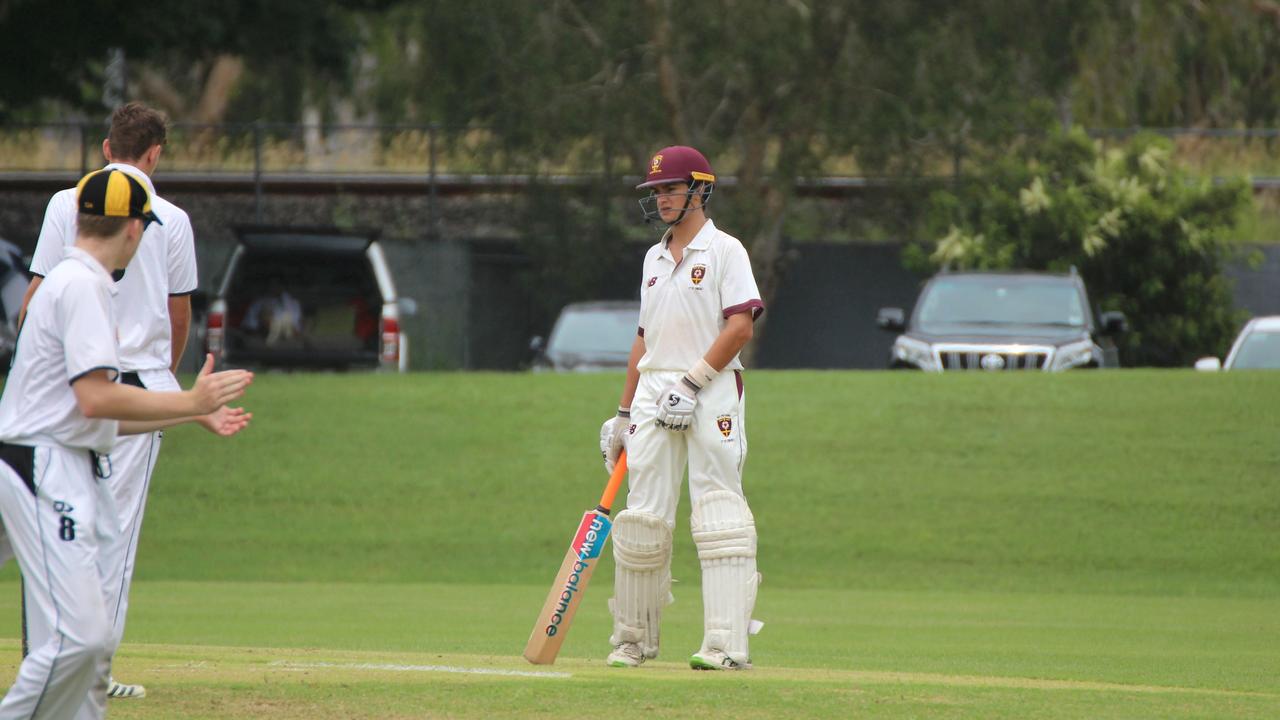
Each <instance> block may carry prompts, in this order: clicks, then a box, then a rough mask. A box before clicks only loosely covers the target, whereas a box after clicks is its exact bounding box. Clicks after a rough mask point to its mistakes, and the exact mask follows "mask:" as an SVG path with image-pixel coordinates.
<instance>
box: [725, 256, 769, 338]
mask: <svg viewBox="0 0 1280 720" xmlns="http://www.w3.org/2000/svg"><path fill="white" fill-rule="evenodd" d="M722 264H723V266H724V272H723V273H722V274H721V275H720V309H721V311H722V312H723V314H724V317H726V318H727V317H730V316H732V315H737V314H738V313H741V312H750V313H751V319H752V320H755V319H756V318H758V317H760V314H761V313H763V312H764V301H762V300H761V299H760V289H759V288H758V287H756V276H755V275H754V274H752V272H751V258H749V257H747V249H746V248H744V247H743V246H742V243H740V242H734V243H733V244H732V245H731V246H730V247H729V249H728V252H726V253H725V258H724V260H723V263H722Z"/></svg>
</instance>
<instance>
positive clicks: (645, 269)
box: [636, 249, 653, 337]
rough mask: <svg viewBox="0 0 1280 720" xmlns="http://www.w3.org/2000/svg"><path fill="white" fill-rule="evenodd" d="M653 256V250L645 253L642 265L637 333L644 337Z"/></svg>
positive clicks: (647, 319) (647, 318) (647, 316)
mask: <svg viewBox="0 0 1280 720" xmlns="http://www.w3.org/2000/svg"><path fill="white" fill-rule="evenodd" d="M652 256H653V250H652V249H651V250H649V252H647V253H645V256H644V263H643V264H642V265H641V266H640V327H638V328H636V334H637V335H639V336H640V337H644V328H645V325H648V324H649V312H650V310H649V277H648V275H649V268H650V263H649V259H650V258H651V257H652Z"/></svg>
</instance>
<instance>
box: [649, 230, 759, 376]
mask: <svg viewBox="0 0 1280 720" xmlns="http://www.w3.org/2000/svg"><path fill="white" fill-rule="evenodd" d="M670 236H671V232H670V231H667V234H666V235H664V236H663V238H662V240H661V241H660V242H659V243H658V244H657V245H654V246H653V247H651V248H649V253H648V254H647V255H646V256H645V258H644V275H643V279H642V280H641V283H640V334H641V336H643V337H644V346H645V353H644V357H642V358H640V364H639V365H638V367H639V369H640V370H641V371H645V370H672V371H678V372H684V371H685V370H688V369H689V368H691V367H693V365H694V363H696V362H698V360H700V359H702V357H703V356H704V355H706V353H707V350H710V349H711V344H712V343H714V342H715V340H716V338H717V337H718V336H719V335H720V331H721V329H723V328H724V325H725V320H726V319H727V318H729V317H730V316H732V315H735V314H737V313H740V312H750V313H751V318H752V319H753V320H754V319H755V318H757V317H759V316H760V313H761V312H763V311H764V303H763V302H762V301H761V300H760V290H759V289H758V288H757V287H756V278H755V275H753V274H752V273H751V259H750V258H748V257H747V249H746V248H744V247H743V246H742V243H741V242H739V241H738V239H737V238H735V237H733V236H732V235H729V234H728V233H723V232H720V231H719V230H717V229H716V226H715V223H713V222H711V220H710V219H708V220H707V222H706V223H705V224H703V226H702V228H701V229H700V230H698V234H697V235H695V236H694V238H693V242H691V243H689V246H688V247H686V248H685V249H684V257H683V258H682V259H681V261H680V263H679V264H676V261H675V258H674V257H672V256H671V251H670V250H669V249H668V248H667V239H668V238H669V237H670ZM741 368H742V361H741V360H739V359H738V356H736V355H735V356H734V358H733V360H730V361H729V364H728V365H726V366H725V367H724V369H725V370H739V369H741Z"/></svg>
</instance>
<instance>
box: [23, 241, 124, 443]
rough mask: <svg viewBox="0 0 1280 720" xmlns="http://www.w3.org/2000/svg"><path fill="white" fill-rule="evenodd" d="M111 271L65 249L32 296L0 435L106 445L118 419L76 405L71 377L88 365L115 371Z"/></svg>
mask: <svg viewBox="0 0 1280 720" xmlns="http://www.w3.org/2000/svg"><path fill="white" fill-rule="evenodd" d="M115 296H116V286H115V283H114V282H112V281H111V275H110V274H108V273H107V271H106V270H105V269H104V268H103V267H102V265H100V264H99V263H98V261H97V260H95V259H94V258H93V256H91V255H89V254H88V253H86V252H85V251H83V250H81V249H80V248H77V247H70V248H67V250H66V257H65V259H64V260H63V261H62V262H60V263H58V265H57V266H56V267H54V268H53V269H52V270H51V271H50V272H49V274H48V275H46V276H45V278H44V282H43V283H41V284H40V287H39V288H38V289H37V290H36V292H35V295H34V296H32V298H31V304H30V305H28V306H27V316H26V320H25V321H24V322H23V324H22V330H21V331H20V332H19V333H18V345H17V347H16V348H15V350H14V353H13V367H11V368H10V370H9V379H8V380H7V381H6V382H5V385H4V396H3V397H0V441H3V442H7V443H13V444H17V445H61V446H62V447H68V448H83V449H86V450H94V451H97V452H100V453H109V452H111V447H112V445H113V444H114V443H115V439H116V432H117V430H118V428H119V422H117V421H115V420H102V419H90V418H87V417H85V416H84V413H82V412H80V406H79V405H78V404H76V395H75V391H74V390H72V388H71V384H72V383H73V382H75V381H76V380H78V379H80V378H81V377H83V376H84V375H86V374H87V373H90V372H93V371H94V370H103V369H105V370H107V371H108V375H109V376H110V377H111V378H112V380H115V379H116V378H118V377H119V375H120V361H119V358H118V357H117V354H116V335H115V333H116V321H115V312H114V309H113V307H112V305H113V302H112V299H113V297H115Z"/></svg>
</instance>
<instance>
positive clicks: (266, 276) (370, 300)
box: [225, 253, 382, 347]
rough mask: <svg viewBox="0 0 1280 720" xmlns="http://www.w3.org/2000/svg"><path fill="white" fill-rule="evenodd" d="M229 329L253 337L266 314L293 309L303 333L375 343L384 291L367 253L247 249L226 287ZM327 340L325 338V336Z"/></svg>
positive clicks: (264, 328)
mask: <svg viewBox="0 0 1280 720" xmlns="http://www.w3.org/2000/svg"><path fill="white" fill-rule="evenodd" d="M225 299H226V302H227V325H228V328H230V329H233V330H237V331H242V334H243V335H244V340H245V341H246V342H252V341H253V338H254V336H255V334H257V335H265V334H266V333H267V327H268V324H269V321H268V319H267V315H269V314H272V313H274V312H275V311H277V310H279V309H280V308H281V307H287V308H292V312H293V314H295V315H299V317H297V318H295V319H293V320H292V322H293V324H294V325H295V329H296V334H297V336H298V337H299V341H298V342H299V343H301V341H302V338H304V337H305V338H306V339H307V340H309V341H322V342H329V343H330V344H332V343H333V342H335V341H338V340H340V341H341V342H343V343H346V344H352V345H353V347H354V346H357V345H359V346H365V345H367V346H369V347H376V345H377V342H378V338H377V322H378V316H379V315H380V313H381V310H382V296H381V293H380V291H379V289H378V287H377V280H376V278H375V277H374V274H373V270H372V268H371V267H370V266H369V263H368V260H367V259H366V258H365V257H364V255H363V253H360V254H356V255H352V256H351V257H334V256H331V255H315V256H307V255H305V254H293V255H278V254H274V253H247V254H246V255H245V257H243V258H242V259H241V261H240V263H239V264H238V269H237V273H236V276H235V277H234V278H233V280H232V283H231V284H230V287H229V288H228V290H227V296H226V298H225ZM326 338H327V339H328V340H325V339H326Z"/></svg>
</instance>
